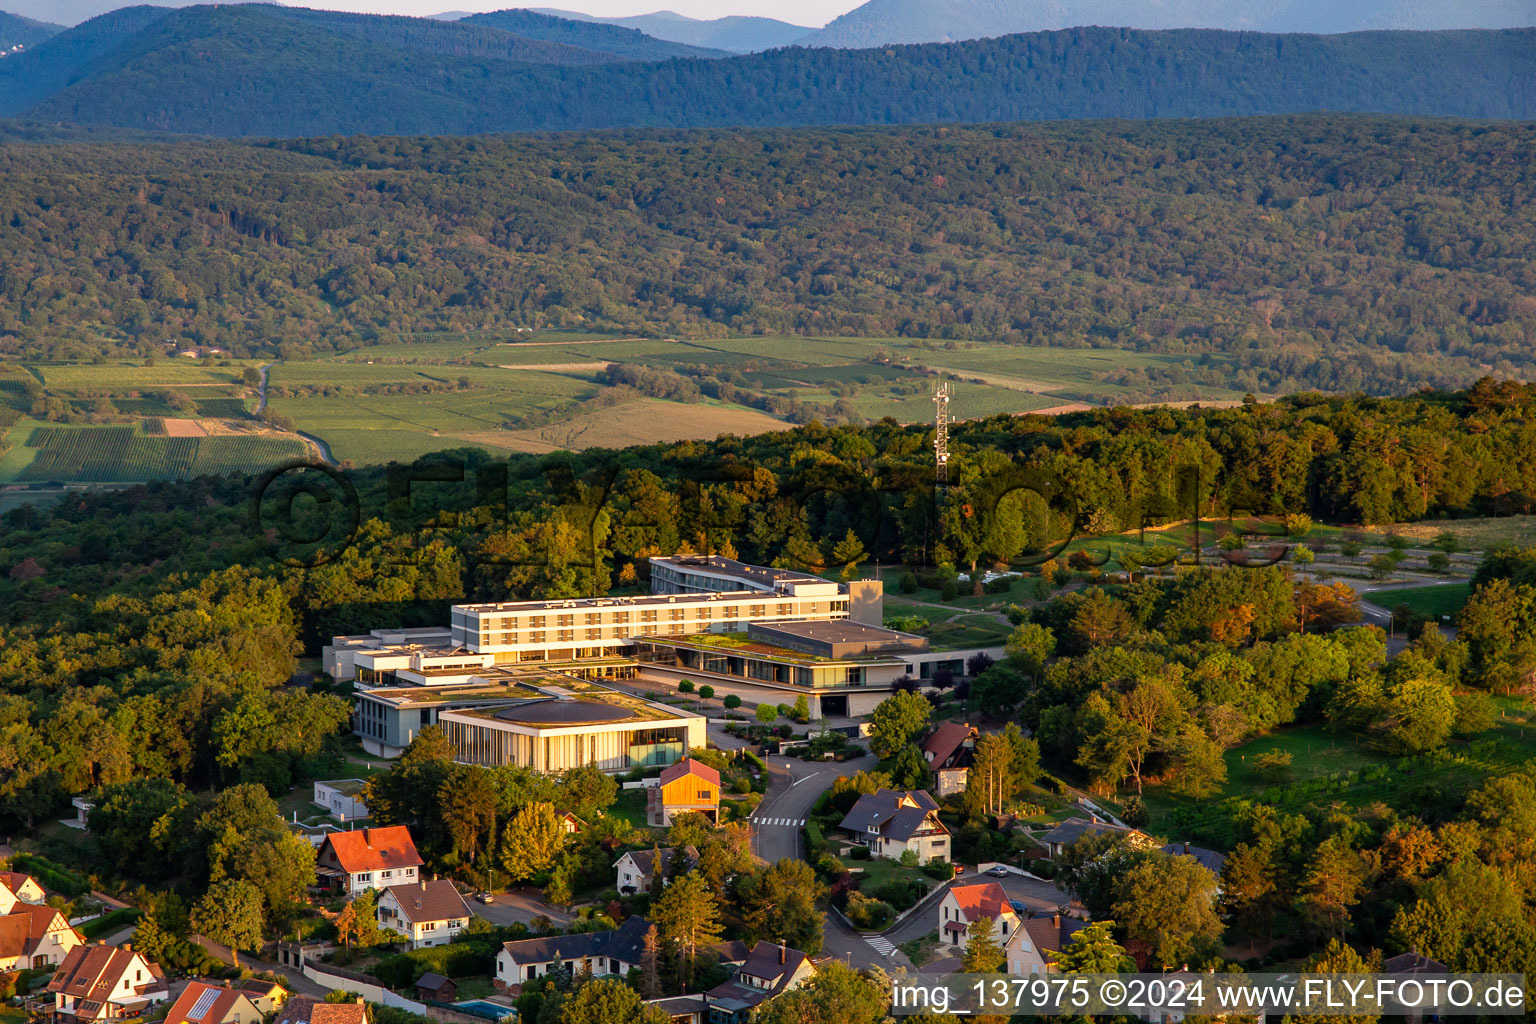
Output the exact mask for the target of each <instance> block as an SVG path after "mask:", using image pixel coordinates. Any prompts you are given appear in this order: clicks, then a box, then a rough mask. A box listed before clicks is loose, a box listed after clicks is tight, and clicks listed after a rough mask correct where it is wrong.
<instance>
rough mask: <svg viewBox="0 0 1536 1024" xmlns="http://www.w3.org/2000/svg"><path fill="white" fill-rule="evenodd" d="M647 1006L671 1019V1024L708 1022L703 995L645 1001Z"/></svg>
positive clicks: (707, 1004)
mask: <svg viewBox="0 0 1536 1024" xmlns="http://www.w3.org/2000/svg"><path fill="white" fill-rule="evenodd" d="M645 1004H646V1005H647V1006H654V1007H656V1009H658V1010H660V1011H661V1012H662V1013H664V1014H666V1015H667V1016H668V1017H670V1018H671V1019H672V1024H706V1022H707V1021H708V1020H709V1003H708V1002H707V1001H706V1000H705V998H704V996H703V994H702V993H701V994H699V995H695V996H667V997H665V998H663V999H647V1000H646V1001H645Z"/></svg>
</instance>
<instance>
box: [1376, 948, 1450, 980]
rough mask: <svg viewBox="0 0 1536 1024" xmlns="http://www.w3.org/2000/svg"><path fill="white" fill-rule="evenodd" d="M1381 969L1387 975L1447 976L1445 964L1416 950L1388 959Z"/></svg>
mask: <svg viewBox="0 0 1536 1024" xmlns="http://www.w3.org/2000/svg"><path fill="white" fill-rule="evenodd" d="M1381 969H1382V970H1383V971H1385V972H1386V973H1387V974H1449V973H1450V971H1448V970H1447V969H1446V966H1445V964H1443V963H1441V962H1440V961H1438V960H1431V959H1430V958H1429V957H1427V956H1425V955H1424V954H1423V953H1420V952H1419V951H1418V950H1410V951H1409V952H1407V953H1399V954H1397V956H1393V957H1388V958H1387V960H1386V962H1385V963H1383V964H1382V965H1381Z"/></svg>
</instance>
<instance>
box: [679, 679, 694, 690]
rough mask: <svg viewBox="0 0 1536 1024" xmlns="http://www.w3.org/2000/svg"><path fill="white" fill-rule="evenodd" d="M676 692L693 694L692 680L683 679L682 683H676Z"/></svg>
mask: <svg viewBox="0 0 1536 1024" xmlns="http://www.w3.org/2000/svg"><path fill="white" fill-rule="evenodd" d="M677 692H678V693H692V692H693V680H692V679H684V680H683V681H682V682H680V683H678V684H677Z"/></svg>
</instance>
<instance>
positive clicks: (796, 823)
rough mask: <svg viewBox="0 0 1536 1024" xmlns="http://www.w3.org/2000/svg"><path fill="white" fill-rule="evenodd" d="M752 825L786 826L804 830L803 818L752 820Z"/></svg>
mask: <svg viewBox="0 0 1536 1024" xmlns="http://www.w3.org/2000/svg"><path fill="white" fill-rule="evenodd" d="M751 820H752V824H754V825H787V826H791V827H793V828H804V827H805V819H804V818H753V819H751Z"/></svg>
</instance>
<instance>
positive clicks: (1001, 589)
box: [981, 576, 1015, 594]
mask: <svg viewBox="0 0 1536 1024" xmlns="http://www.w3.org/2000/svg"><path fill="white" fill-rule="evenodd" d="M1014 579H1015V577H1013V576H999V577H997V579H995V580H988V581H987V582H986V583H983V584H982V585H981V589H982V591H983V592H984V593H988V594H1007V593H1009V592H1010V591H1012V590H1013V581H1014Z"/></svg>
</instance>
